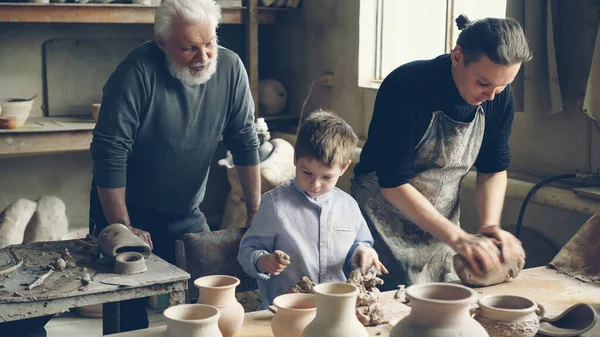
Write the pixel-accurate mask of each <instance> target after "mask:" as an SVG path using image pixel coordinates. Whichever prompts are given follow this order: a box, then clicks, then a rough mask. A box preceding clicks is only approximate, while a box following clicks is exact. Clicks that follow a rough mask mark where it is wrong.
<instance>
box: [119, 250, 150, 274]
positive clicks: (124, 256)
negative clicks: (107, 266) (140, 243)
mask: <svg viewBox="0 0 600 337" xmlns="http://www.w3.org/2000/svg"><path fill="white" fill-rule="evenodd" d="M146 268H147V267H146V261H145V260H144V256H143V255H142V254H140V253H137V252H125V253H121V254H119V255H117V257H116V258H115V265H114V267H113V272H114V273H115V274H124V275H133V274H139V273H143V272H145V271H146Z"/></svg>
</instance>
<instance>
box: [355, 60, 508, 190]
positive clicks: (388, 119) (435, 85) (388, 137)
mask: <svg viewBox="0 0 600 337" xmlns="http://www.w3.org/2000/svg"><path fill="white" fill-rule="evenodd" d="M482 107H483V110H484V113H485V132H484V136H483V144H482V146H481V150H480V151H479V156H478V157H477V161H476V162H475V167H476V168H477V170H478V172H482V173H494V172H501V171H504V170H506V169H507V168H508V167H509V165H510V150H509V146H508V137H509V136H510V132H511V125H512V120H513V117H514V110H515V105H514V95H513V91H512V88H511V86H510V85H508V86H507V87H506V88H505V89H504V90H503V91H502V92H501V93H500V94H498V95H496V96H495V97H494V100H492V101H486V102H484V103H483V104H482ZM434 111H443V112H444V113H445V114H446V115H447V116H448V117H450V118H451V119H453V120H455V121H458V122H463V123H468V122H470V121H472V120H473V118H474V117H475V112H476V111H477V107H476V106H473V105H470V104H468V103H467V102H466V101H465V100H464V99H463V98H462V96H461V95H460V93H459V91H458V88H457V87H456V84H455V83H454V80H453V78H452V72H451V60H450V55H448V54H446V55H442V56H439V57H437V58H435V59H432V60H424V61H415V62H411V63H407V64H405V65H402V66H400V67H398V68H396V69H395V70H394V71H393V72H391V73H390V74H389V75H388V76H387V77H386V78H385V80H384V81H383V83H382V84H381V86H380V88H379V91H378V93H377V98H376V100H375V108H374V110H373V117H372V120H371V124H370V126H369V135H368V139H367V142H366V144H365V146H364V148H363V150H362V153H361V156H360V162H359V163H358V164H357V165H356V167H355V169H354V173H355V174H356V175H361V174H365V173H370V172H376V174H377V176H378V178H379V184H380V186H381V187H383V188H392V187H396V186H400V185H403V184H406V183H408V182H409V181H410V179H411V178H413V177H414V176H415V175H416V172H415V168H414V162H415V147H416V146H417V144H418V143H419V141H420V140H421V139H422V138H423V136H424V135H425V132H426V131H427V128H428V127H429V124H430V122H431V118H432V116H433V112H434Z"/></svg>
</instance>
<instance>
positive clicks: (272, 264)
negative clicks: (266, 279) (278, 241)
mask: <svg viewBox="0 0 600 337" xmlns="http://www.w3.org/2000/svg"><path fill="white" fill-rule="evenodd" d="M290 263H291V261H290V256H289V255H287V254H286V253H284V252H282V251H280V250H276V251H274V252H273V253H271V254H264V255H261V256H260V257H259V258H258V261H256V269H258V271H259V272H261V273H267V274H271V275H279V274H281V272H283V270H284V269H285V268H286V267H287V266H289V265H290Z"/></svg>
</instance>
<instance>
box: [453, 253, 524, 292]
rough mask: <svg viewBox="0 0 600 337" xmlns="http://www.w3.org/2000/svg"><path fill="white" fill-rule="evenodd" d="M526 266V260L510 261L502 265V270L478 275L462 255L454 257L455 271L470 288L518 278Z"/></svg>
mask: <svg viewBox="0 0 600 337" xmlns="http://www.w3.org/2000/svg"><path fill="white" fill-rule="evenodd" d="M524 266H525V260H524V259H517V260H510V261H505V262H504V263H502V268H497V269H494V270H492V271H490V272H489V273H486V274H483V275H478V274H477V273H475V272H474V271H473V269H471V266H470V265H469V262H468V261H467V259H465V258H464V257H463V256H461V255H458V254H456V255H454V270H455V271H456V274H457V275H458V277H459V278H460V280H461V281H462V282H463V283H464V284H466V285H469V286H474V287H487V286H491V285H494V284H499V283H502V282H506V281H508V280H510V279H511V278H517V276H519V273H520V272H521V270H522V269H523V267H524Z"/></svg>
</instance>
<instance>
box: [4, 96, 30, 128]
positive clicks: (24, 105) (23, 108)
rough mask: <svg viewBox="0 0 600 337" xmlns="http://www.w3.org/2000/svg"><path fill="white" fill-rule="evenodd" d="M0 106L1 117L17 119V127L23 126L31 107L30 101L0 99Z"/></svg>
mask: <svg viewBox="0 0 600 337" xmlns="http://www.w3.org/2000/svg"><path fill="white" fill-rule="evenodd" d="M0 105H1V106H2V117H15V118H16V119H17V126H23V124H25V121H26V120H27V118H29V114H30V113H31V108H32V107H33V100H32V99H21V98H11V99H0Z"/></svg>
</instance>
